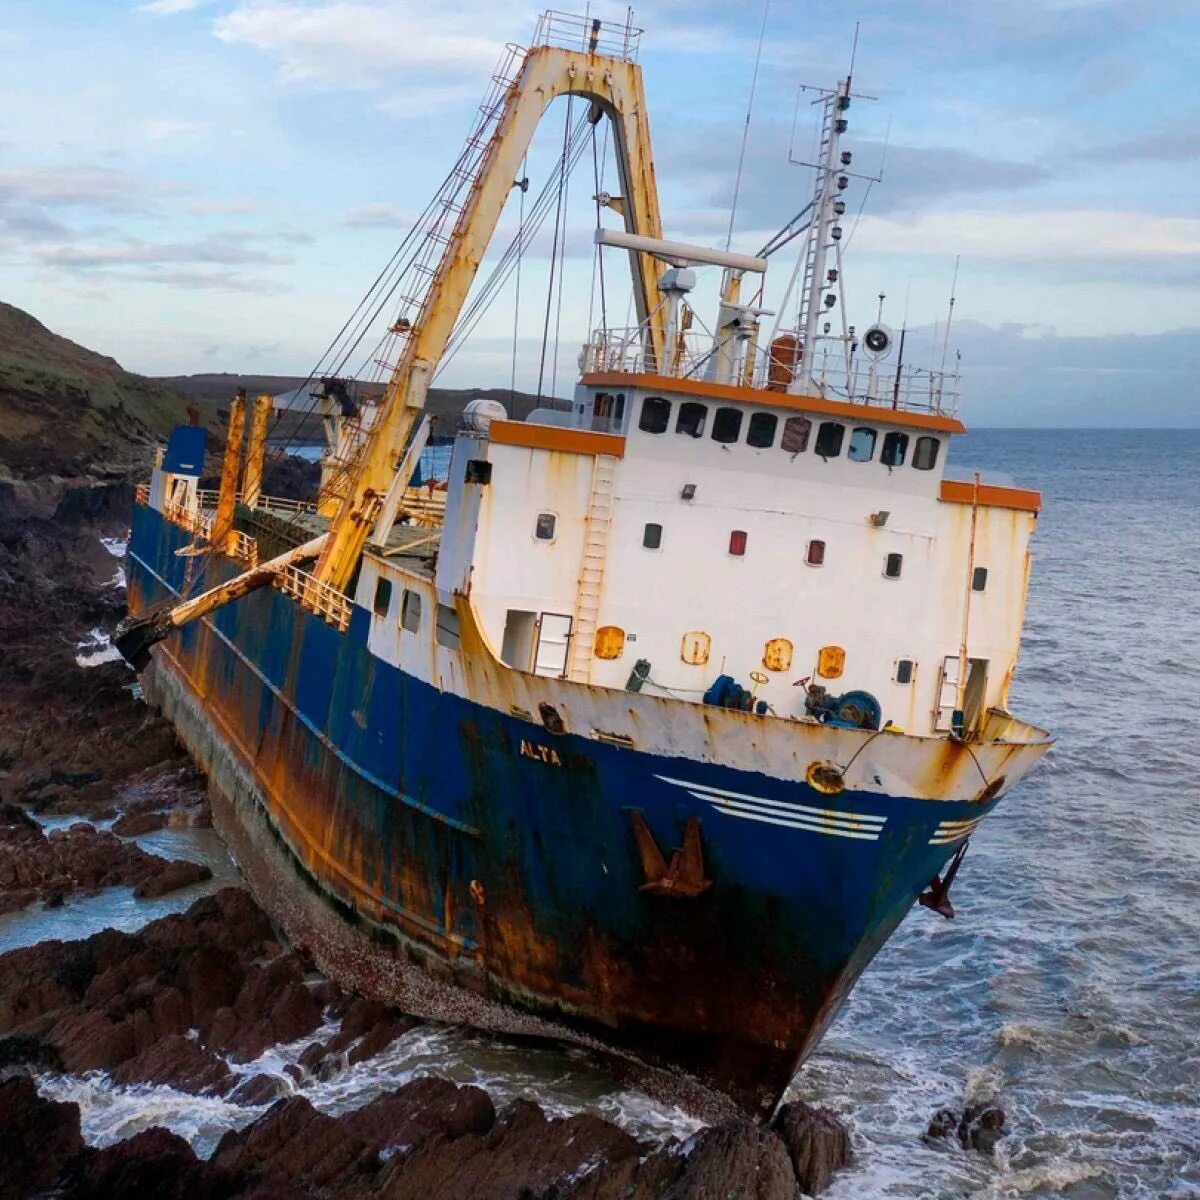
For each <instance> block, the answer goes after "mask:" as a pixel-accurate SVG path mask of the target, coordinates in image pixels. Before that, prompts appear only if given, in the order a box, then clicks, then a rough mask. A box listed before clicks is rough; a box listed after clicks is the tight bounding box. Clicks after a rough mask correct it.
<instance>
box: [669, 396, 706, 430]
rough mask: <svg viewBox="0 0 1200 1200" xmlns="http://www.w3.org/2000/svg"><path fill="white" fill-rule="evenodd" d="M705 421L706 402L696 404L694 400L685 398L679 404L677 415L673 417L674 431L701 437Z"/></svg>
mask: <svg viewBox="0 0 1200 1200" xmlns="http://www.w3.org/2000/svg"><path fill="white" fill-rule="evenodd" d="M707 421H708V405H707V404H697V403H696V402H695V401H694V400H685V401H684V402H683V403H682V404H681V405H680V406H679V416H677V417H676V418H675V432H676V433H682V434H684V435H685V436H686V437H694V438H698V437H703V436H704V426H705V424H706V423H707Z"/></svg>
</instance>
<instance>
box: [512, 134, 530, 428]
mask: <svg viewBox="0 0 1200 1200" xmlns="http://www.w3.org/2000/svg"><path fill="white" fill-rule="evenodd" d="M518 186H519V187H520V189H521V212H520V218H519V220H518V222H517V243H518V244H517V265H516V276H517V279H516V287H515V290H514V295H513V341H512V371H511V373H510V375H509V379H508V403H509V405H510V406H515V405H516V401H517V339H518V334H519V332H520V328H521V259H522V258H523V257H524V254H523V253H522V251H523V249H524V247H523V246H522V245H521V244H520V241H521V235H522V233H523V231H524V229H525V193H526V192H527V191H528V190H529V152H528V151H526V153H525V156H524V158H522V159H521V182H520V184H519V185H518Z"/></svg>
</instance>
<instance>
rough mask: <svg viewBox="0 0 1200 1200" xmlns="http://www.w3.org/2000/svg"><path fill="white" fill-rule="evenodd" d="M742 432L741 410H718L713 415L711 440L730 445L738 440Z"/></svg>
mask: <svg viewBox="0 0 1200 1200" xmlns="http://www.w3.org/2000/svg"><path fill="white" fill-rule="evenodd" d="M741 432H742V410H741V409H740V408H718V409H717V411H716V412H715V413H713V424H712V440H713V441H714V442H721V443H722V444H723V445H730V444H731V443H733V442H736V441H737V440H738V437H739V436H740V435H741Z"/></svg>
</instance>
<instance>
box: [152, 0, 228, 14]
mask: <svg viewBox="0 0 1200 1200" xmlns="http://www.w3.org/2000/svg"><path fill="white" fill-rule="evenodd" d="M211 3H212V0H149V2H148V3H146V4H139V5H138V12H144V13H152V14H153V15H154V16H156V17H170V16H174V15H175V14H176V13H184V12H191V11H192V10H193V9H196V8H201V7H203V6H204V5H206V4H211Z"/></svg>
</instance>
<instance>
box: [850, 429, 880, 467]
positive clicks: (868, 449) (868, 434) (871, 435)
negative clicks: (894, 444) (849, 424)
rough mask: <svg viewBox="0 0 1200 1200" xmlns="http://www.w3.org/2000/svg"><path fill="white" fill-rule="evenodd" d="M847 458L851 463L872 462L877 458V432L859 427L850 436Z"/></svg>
mask: <svg viewBox="0 0 1200 1200" xmlns="http://www.w3.org/2000/svg"><path fill="white" fill-rule="evenodd" d="M846 457H847V458H848V459H849V460H850V461H851V462H870V461H871V459H872V458H874V457H875V430H874V429H871V428H869V427H868V426H866V425H859V426H858V427H857V428H856V429H855V430H854V431H853V432H852V433H851V434H850V449H849V450H848V451H847V452H846Z"/></svg>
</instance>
